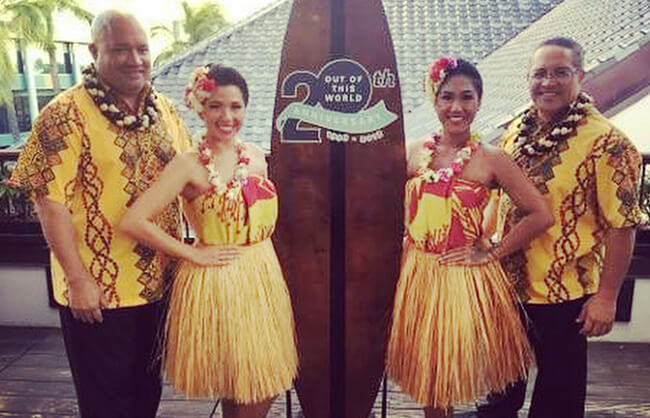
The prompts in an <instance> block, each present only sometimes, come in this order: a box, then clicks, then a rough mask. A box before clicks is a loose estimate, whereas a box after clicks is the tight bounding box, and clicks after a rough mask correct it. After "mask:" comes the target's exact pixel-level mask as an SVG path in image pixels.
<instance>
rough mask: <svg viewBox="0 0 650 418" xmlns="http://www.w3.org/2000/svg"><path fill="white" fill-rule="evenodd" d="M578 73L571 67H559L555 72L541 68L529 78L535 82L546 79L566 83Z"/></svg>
mask: <svg viewBox="0 0 650 418" xmlns="http://www.w3.org/2000/svg"><path fill="white" fill-rule="evenodd" d="M576 72H577V70H574V69H572V68H569V67H558V68H556V69H554V70H553V71H546V69H544V68H540V69H537V70H535V71H533V72H532V73H530V75H529V77H530V78H531V79H533V80H535V81H542V80H544V79H545V78H546V79H549V80H551V79H555V80H558V81H566V80H568V79H569V78H571V76H573V74H575V73H576Z"/></svg>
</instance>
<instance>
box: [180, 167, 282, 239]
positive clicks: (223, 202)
mask: <svg viewBox="0 0 650 418" xmlns="http://www.w3.org/2000/svg"><path fill="white" fill-rule="evenodd" d="M187 212H188V213H187V215H188V216H189V218H190V220H191V223H192V226H193V228H194V231H195V232H196V234H197V238H198V239H199V240H200V242H201V243H203V244H207V245H223V244H236V245H249V244H255V243H258V242H261V241H264V240H265V239H267V238H269V237H270V236H271V234H273V231H274V230H275V222H276V220H277V217H278V197H277V192H276V190H275V185H274V184H273V183H272V182H271V180H269V179H267V178H264V177H261V176H259V175H250V176H248V177H247V179H246V181H245V184H243V185H242V187H241V189H240V192H239V193H238V194H237V195H236V197H235V198H233V199H231V198H228V197H227V196H226V193H222V194H217V193H214V192H208V193H205V194H203V195H201V196H198V197H197V198H195V199H194V200H192V201H191V202H190V203H189V208H188V210H187Z"/></svg>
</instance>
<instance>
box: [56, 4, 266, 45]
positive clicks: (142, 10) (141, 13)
mask: <svg viewBox="0 0 650 418" xmlns="http://www.w3.org/2000/svg"><path fill="white" fill-rule="evenodd" d="M277 1H278V0H219V3H221V5H223V6H224V8H225V10H226V13H227V14H228V17H229V18H230V20H231V22H237V21H239V20H241V19H244V18H246V17H247V16H249V15H251V14H252V13H255V12H256V11H258V10H260V9H262V8H264V7H266V6H267V5H269V4H271V3H275V2H277ZM79 3H80V4H81V5H82V6H83V7H84V8H85V9H86V10H89V11H91V12H92V13H94V14H97V13H99V12H101V11H103V10H106V9H110V8H116V9H121V10H125V11H129V12H131V13H133V14H134V15H135V16H136V17H137V18H138V19H139V20H140V22H141V23H142V25H143V26H144V27H145V28H146V29H147V30H148V28H150V27H151V26H155V25H157V24H170V23H171V22H172V20H174V19H179V18H181V16H182V15H183V12H182V10H181V0H155V3H154V0H149V1H147V0H144V1H138V0H79ZM188 3H189V4H190V5H192V6H194V5H196V4H199V3H201V0H188ZM57 20H59V24H57V32H58V36H57V38H58V39H65V40H71V41H80V42H87V41H88V40H89V28H88V26H87V25H84V24H82V23H80V22H78V21H75V20H74V19H72V18H71V17H70V16H61V17H60V18H59V19H57ZM164 43H165V41H164V40H163V39H152V40H151V52H152V55H155V54H157V53H158V52H159V51H160V49H162V48H163V47H164Z"/></svg>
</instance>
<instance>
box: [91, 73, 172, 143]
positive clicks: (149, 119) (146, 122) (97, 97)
mask: <svg viewBox="0 0 650 418" xmlns="http://www.w3.org/2000/svg"><path fill="white" fill-rule="evenodd" d="M82 75H83V86H84V88H85V89H86V91H87V92H88V94H90V96H91V97H92V99H93V102H94V103H95V104H96V105H97V106H98V107H99V110H100V111H101V112H102V114H103V115H104V116H105V117H106V118H107V119H108V120H109V121H111V122H112V123H114V124H115V125H117V126H119V127H120V128H126V129H127V130H129V131H135V130H139V131H144V130H145V129H147V128H149V127H150V126H152V125H154V124H155V123H156V122H157V121H158V119H159V117H158V106H156V91H155V90H154V88H153V87H152V88H151V91H150V92H149V94H147V96H146V97H145V98H144V107H143V108H142V110H139V111H138V114H137V115H128V114H126V112H124V111H122V110H120V109H119V108H118V107H117V102H116V100H115V98H114V97H112V95H110V94H108V91H107V89H106V87H105V86H104V85H103V84H102V83H100V82H99V76H98V75H97V69H96V68H95V64H90V65H88V66H87V67H86V68H84V69H83V71H82Z"/></svg>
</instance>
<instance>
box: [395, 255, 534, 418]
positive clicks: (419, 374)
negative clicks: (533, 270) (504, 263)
mask: <svg viewBox="0 0 650 418" xmlns="http://www.w3.org/2000/svg"><path fill="white" fill-rule="evenodd" d="M405 251H406V252H405V254H404V257H403V260H402V271H401V273H400V279H399V282H398V284H397V292H396V295H395V306H394V311H393V323H392V329H391V335H390V340H389V344H388V353H387V372H388V375H389V377H391V378H392V379H393V380H394V381H395V382H396V383H397V384H398V385H400V386H401V387H402V389H403V390H404V392H406V393H407V394H408V395H410V396H411V397H413V399H415V401H416V402H418V403H419V404H420V405H423V406H435V407H437V408H448V407H450V406H454V405H458V404H463V403H467V402H471V401H474V400H476V399H478V398H479V397H481V396H484V395H486V394H488V393H489V392H492V391H502V390H504V389H505V388H506V386H507V385H508V383H511V382H514V381H516V380H517V379H519V378H520V377H523V376H526V375H527V372H528V368H529V367H530V366H531V365H532V363H533V355H532V351H531V348H530V345H529V343H528V339H527V337H526V332H525V330H524V327H523V325H522V323H521V320H520V317H519V311H518V309H517V305H516V296H515V294H514V292H513V290H512V288H511V286H510V284H509V282H508V280H507V278H506V276H505V274H504V272H503V270H502V269H501V266H500V264H499V263H498V262H492V263H488V264H485V265H482V266H445V265H441V264H439V262H438V255H435V254H431V253H426V252H424V251H422V250H419V249H417V248H416V247H415V246H413V245H410V246H409V247H407V248H406V250H405Z"/></svg>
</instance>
